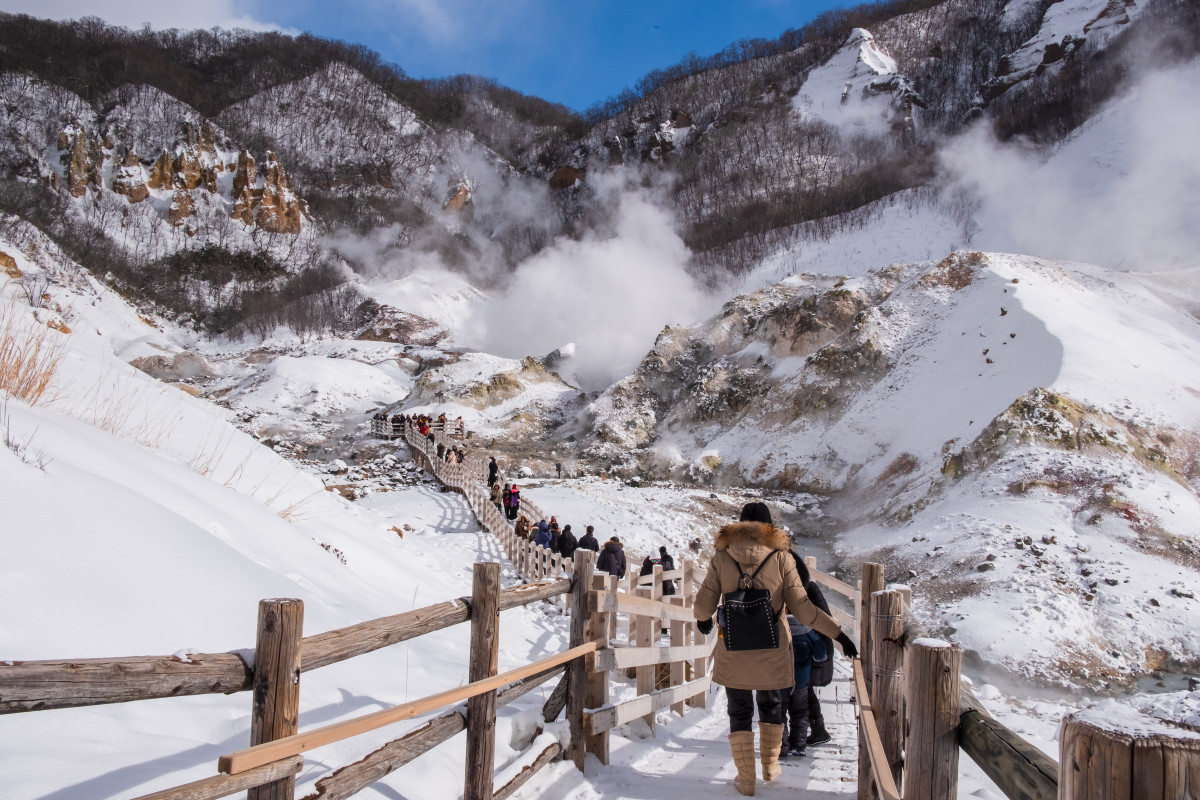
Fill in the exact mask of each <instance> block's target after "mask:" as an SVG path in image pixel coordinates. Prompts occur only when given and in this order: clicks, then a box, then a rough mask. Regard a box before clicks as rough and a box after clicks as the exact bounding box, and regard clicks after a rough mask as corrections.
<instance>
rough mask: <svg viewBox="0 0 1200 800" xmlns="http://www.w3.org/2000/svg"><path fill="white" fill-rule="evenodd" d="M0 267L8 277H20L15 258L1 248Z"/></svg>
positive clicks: (19, 269)
mask: <svg viewBox="0 0 1200 800" xmlns="http://www.w3.org/2000/svg"><path fill="white" fill-rule="evenodd" d="M0 269H2V270H4V274H5V275H7V276H8V277H10V278H19V277H21V268H20V267H18V266H17V260H16V259H15V258H13V257H12V256H10V255H9V254H8V253H5V252H4V251H2V250H0Z"/></svg>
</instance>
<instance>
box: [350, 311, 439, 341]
mask: <svg viewBox="0 0 1200 800" xmlns="http://www.w3.org/2000/svg"><path fill="white" fill-rule="evenodd" d="M447 335H448V334H447V332H446V329H445V328H443V327H442V326H441V325H438V324H437V323H436V322H434V321H433V320H431V319H426V318H425V317H419V316H417V315H416V314H410V313H408V312H407V311H401V310H400V309H398V308H394V307H392V306H386V305H385V306H378V307H377V308H376V309H375V313H374V316H373V318H371V320H370V321H369V322H368V323H367V324H366V325H365V327H364V328H363V329H362V330H361V331H360V332H359V333H358V335H357V336H355V337H354V338H356V339H361V340H363V341H370V342H395V343H396V344H413V345H418V346H421V347H432V346H433V345H436V344H438V343H440V342H441V341H443V340H444V339H445V338H446V336H447Z"/></svg>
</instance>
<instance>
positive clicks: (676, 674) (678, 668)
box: [669, 595, 688, 716]
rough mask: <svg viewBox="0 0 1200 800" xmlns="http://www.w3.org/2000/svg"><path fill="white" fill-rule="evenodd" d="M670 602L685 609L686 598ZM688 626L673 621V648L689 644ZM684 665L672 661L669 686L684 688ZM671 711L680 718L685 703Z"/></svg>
mask: <svg viewBox="0 0 1200 800" xmlns="http://www.w3.org/2000/svg"><path fill="white" fill-rule="evenodd" d="M670 601H671V605H673V606H679V607H680V608H683V606H684V598H682V597H679V596H678V595H676V596H675V597H672V598H670ZM687 625H688V623H687V622H686V621H684V620H681V619H673V620H671V647H683V646H684V645H686V644H687V641H686V638H685V637H686V633H685V631H686V630H687ZM683 663H684V662H682V661H672V662H671V667H670V669H671V680H670V684H669V685H671V686H682V685H683V684H684V683H685V682H686V679H685V678H684V676H683V673H684V669H683ZM671 710H672V711H674V712H675V713H676V714H679V715H680V716H682V715H683V710H684V709H683V701H682V700H680V701H679V702H678V703H674V704H672V705H671Z"/></svg>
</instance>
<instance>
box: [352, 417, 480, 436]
mask: <svg viewBox="0 0 1200 800" xmlns="http://www.w3.org/2000/svg"><path fill="white" fill-rule="evenodd" d="M371 419H373V420H375V421H376V422H389V423H391V426H392V434H393V435H399V434H401V433H403V432H404V431H405V430H406V429H410V428H411V429H415V430H416V431H417V432H418V433H420V434H421V435H422V436H425V437H428V438H429V440H430V441H433V438H434V437H433V433H434V430H435V429H436V430H441V431H442V432H443V433H445V434H446V435H447V436H465V435H466V423H464V422H463V418H462V417H458V418H457V419H455V420H453V421H451V420H449V419H448V418H447V417H446V415H445V414H438V416H437V417H436V418H435V417H433V416H432V415H429V414H392V415H390V416H389V415H388V413H387V412H386V411H383V410H380V411H376V412H375V414H374V415H372V417H371Z"/></svg>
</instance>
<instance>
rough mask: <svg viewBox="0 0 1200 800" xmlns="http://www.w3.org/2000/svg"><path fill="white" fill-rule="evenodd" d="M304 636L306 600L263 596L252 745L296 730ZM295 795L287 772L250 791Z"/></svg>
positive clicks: (258, 798) (286, 799) (271, 796)
mask: <svg viewBox="0 0 1200 800" xmlns="http://www.w3.org/2000/svg"><path fill="white" fill-rule="evenodd" d="M303 635H304V602H303V601H302V600H293V599H286V598H285V599H274V600H261V601H259V603H258V637H257V641H256V643H255V646H254V684H253V710H252V711H251V715H250V745H251V746H254V745H256V744H262V743H263V742H273V741H275V740H276V739H282V738H283V737H285V736H291V735H292V734H294V733H296V732H297V729H298V727H299V723H300V640H301V638H302V637H303ZM295 794H296V778H295V776H294V775H289V776H288V777H286V778H280V779H279V780H277V781H273V782H271V783H267V784H263V785H262V786H256V787H254V788H253V789H250V790H249V792H248V793H247V795H246V796H247V800H292V798H293V797H295Z"/></svg>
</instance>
